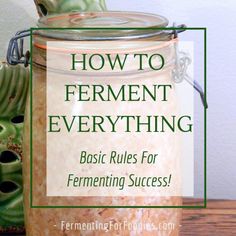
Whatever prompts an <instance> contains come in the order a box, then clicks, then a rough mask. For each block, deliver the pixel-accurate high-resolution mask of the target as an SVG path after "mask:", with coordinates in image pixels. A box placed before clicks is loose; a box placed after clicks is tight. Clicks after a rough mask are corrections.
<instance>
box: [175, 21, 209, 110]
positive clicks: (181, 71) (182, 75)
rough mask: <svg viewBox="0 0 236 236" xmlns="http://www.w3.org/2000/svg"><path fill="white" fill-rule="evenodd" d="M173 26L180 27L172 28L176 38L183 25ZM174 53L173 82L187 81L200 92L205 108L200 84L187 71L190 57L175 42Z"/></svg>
mask: <svg viewBox="0 0 236 236" xmlns="http://www.w3.org/2000/svg"><path fill="white" fill-rule="evenodd" d="M173 27H174V28H180V30H176V29H175V30H173V32H172V34H173V37H174V38H178V33H181V32H183V31H184V28H185V26H184V25H181V26H177V27H176V26H175V23H174V25H173ZM175 53H176V61H175V68H174V69H173V71H172V77H173V80H174V82H175V83H181V82H183V81H184V80H185V81H187V82H188V83H189V84H190V85H191V86H193V88H194V89H195V90H196V91H197V92H198V93H199V94H200V97H201V101H202V104H203V106H204V107H205V108H206V109H207V108H208V104H207V100H206V95H205V93H204V91H203V89H202V87H201V86H200V84H199V83H198V82H197V81H196V80H193V79H192V78H191V77H190V76H189V75H188V73H187V70H188V66H189V65H190V64H191V63H192V60H191V58H190V57H189V56H188V55H187V54H186V53H185V52H180V51H179V50H178V45H177V44H175Z"/></svg>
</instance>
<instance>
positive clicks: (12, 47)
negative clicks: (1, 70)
mask: <svg viewBox="0 0 236 236" xmlns="http://www.w3.org/2000/svg"><path fill="white" fill-rule="evenodd" d="M29 36H30V30H23V31H19V32H17V33H16V35H15V36H14V37H13V38H11V40H10V42H9V45H8V50H7V62H8V63H9V64H10V65H17V64H24V66H25V67H27V66H28V65H29V60H30V52H29V51H26V52H25V53H24V38H26V37H29Z"/></svg>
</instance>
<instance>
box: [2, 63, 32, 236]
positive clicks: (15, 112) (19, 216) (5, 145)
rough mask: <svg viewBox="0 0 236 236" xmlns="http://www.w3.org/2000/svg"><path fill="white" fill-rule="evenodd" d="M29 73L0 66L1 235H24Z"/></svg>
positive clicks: (20, 67)
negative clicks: (24, 131)
mask: <svg viewBox="0 0 236 236" xmlns="http://www.w3.org/2000/svg"><path fill="white" fill-rule="evenodd" d="M28 81H29V72H28V69H26V68H24V67H22V66H19V65H18V66H8V65H7V64H6V63H0V234H1V233H3V232H4V233H5V232H13V233H14V232H19V231H23V225H24V214H23V194H22V190H23V187H22V128H23V121H24V110H25V103H26V97H27V90H28Z"/></svg>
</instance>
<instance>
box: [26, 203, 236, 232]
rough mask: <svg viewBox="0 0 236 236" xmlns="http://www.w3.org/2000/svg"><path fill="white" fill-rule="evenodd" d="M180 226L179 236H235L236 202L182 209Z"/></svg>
mask: <svg viewBox="0 0 236 236" xmlns="http://www.w3.org/2000/svg"><path fill="white" fill-rule="evenodd" d="M187 202H188V205H191V204H192V205H197V204H198V203H199V204H200V203H202V201H201V200H194V201H192V200H187ZM181 225H182V226H181V233H180V236H236V201H227V200H208V202H207V208H206V209H184V210H183V220H182V223H181ZM22 236H23V235H22Z"/></svg>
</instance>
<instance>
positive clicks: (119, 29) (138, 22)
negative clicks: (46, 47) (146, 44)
mask: <svg viewBox="0 0 236 236" xmlns="http://www.w3.org/2000/svg"><path fill="white" fill-rule="evenodd" d="M167 25H168V20H167V19H166V18H165V17H163V16H159V15H154V14H149V13H140V12H118V11H109V12H83V13H81V12H71V13H64V14H58V15H51V16H46V17H42V18H40V20H39V22H38V27H39V28H52V30H39V31H37V33H38V34H40V35H42V36H45V37H50V38H54V39H65V40H116V39H133V38H147V37H152V36H157V35H161V34H163V28H165V27H166V26H167ZM56 28H68V29H67V30H61V29H60V30H58V29H56ZM81 28H82V30H81ZM112 28H116V29H114V30H113V29H112ZM160 28H162V29H160ZM106 29H109V30H106Z"/></svg>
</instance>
